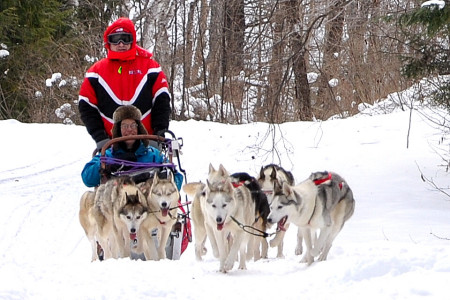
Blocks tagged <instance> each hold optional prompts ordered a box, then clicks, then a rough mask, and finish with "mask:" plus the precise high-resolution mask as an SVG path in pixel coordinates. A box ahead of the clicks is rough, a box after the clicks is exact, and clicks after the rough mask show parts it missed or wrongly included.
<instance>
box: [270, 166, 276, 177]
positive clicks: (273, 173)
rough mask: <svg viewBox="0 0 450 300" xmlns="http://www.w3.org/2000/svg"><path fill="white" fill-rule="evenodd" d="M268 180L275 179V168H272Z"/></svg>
mask: <svg viewBox="0 0 450 300" xmlns="http://www.w3.org/2000/svg"><path fill="white" fill-rule="evenodd" d="M270 179H272V180H275V179H277V169H276V168H275V167H273V168H272V173H270Z"/></svg>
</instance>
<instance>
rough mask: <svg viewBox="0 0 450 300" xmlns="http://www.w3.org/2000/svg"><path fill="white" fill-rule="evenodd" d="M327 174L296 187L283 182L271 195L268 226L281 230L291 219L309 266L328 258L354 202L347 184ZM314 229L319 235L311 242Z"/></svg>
mask: <svg viewBox="0 0 450 300" xmlns="http://www.w3.org/2000/svg"><path fill="white" fill-rule="evenodd" d="M330 174H331V177H330V178H329V179H328V177H329V175H328V173H326V175H325V173H313V174H312V175H311V176H310V177H309V178H308V179H306V180H305V181H303V182H301V183H300V184H298V185H296V186H291V185H289V184H287V183H284V184H283V187H282V189H281V192H280V193H277V194H276V195H275V196H274V198H273V201H272V203H271V204H270V210H271V211H270V214H269V217H268V222H269V223H278V224H279V226H280V227H283V226H284V224H285V223H286V221H288V220H290V221H291V222H292V223H294V224H295V225H297V226H298V227H299V228H300V229H301V230H302V233H303V237H304V239H305V244H306V253H305V254H304V256H303V258H302V262H306V263H308V265H310V264H312V263H313V261H314V257H316V256H319V258H318V260H319V261H323V260H326V259H327V256H328V252H329V251H330V248H331V246H332V243H333V241H334V239H335V238H336V236H337V235H338V233H339V232H340V231H341V229H342V227H343V226H344V224H345V222H346V221H347V220H348V219H349V218H350V217H351V216H352V215H353V212H354V209H355V200H354V198H353V193H352V190H351V189H350V187H349V186H348V184H347V183H346V182H345V181H344V180H343V179H342V177H340V176H339V175H337V174H336V173H330ZM333 177H334V179H333ZM311 178H314V180H315V181H314V180H313V179H311ZM325 178H327V179H326V180H325V181H322V180H323V179H325ZM334 184H336V186H337V189H336V188H335V187H334V186H333V185H334ZM329 197H331V198H329ZM327 203H328V204H327ZM316 230H319V231H320V234H319V237H318V239H317V240H313V239H312V234H313V233H314V232H315V231H316Z"/></svg>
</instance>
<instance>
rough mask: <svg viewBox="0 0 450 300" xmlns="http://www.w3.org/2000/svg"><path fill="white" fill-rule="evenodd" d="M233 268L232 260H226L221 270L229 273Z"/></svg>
mask: <svg viewBox="0 0 450 300" xmlns="http://www.w3.org/2000/svg"><path fill="white" fill-rule="evenodd" d="M233 266H234V259H227V260H226V261H225V264H224V265H223V268H224V269H225V271H230V270H232V269H233Z"/></svg>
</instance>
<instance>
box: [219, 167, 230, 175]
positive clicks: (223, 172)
mask: <svg viewBox="0 0 450 300" xmlns="http://www.w3.org/2000/svg"><path fill="white" fill-rule="evenodd" d="M219 174H220V175H221V176H223V177H229V176H230V175H229V174H228V171H227V170H226V169H225V167H224V166H223V165H222V164H220V166H219Z"/></svg>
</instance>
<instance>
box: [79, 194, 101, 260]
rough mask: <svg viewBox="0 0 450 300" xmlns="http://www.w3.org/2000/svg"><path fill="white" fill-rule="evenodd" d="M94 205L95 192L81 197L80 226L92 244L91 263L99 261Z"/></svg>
mask: <svg viewBox="0 0 450 300" xmlns="http://www.w3.org/2000/svg"><path fill="white" fill-rule="evenodd" d="M94 203H95V193H94V192H93V191H86V192H84V194H83V195H82V196H81V200H80V212H79V214H78V216H79V219H80V224H81V226H82V227H83V229H84V233H85V234H86V237H87V238H88V240H89V242H90V243H91V247H92V258H91V261H94V260H96V259H97V254H98V253H97V245H98V244H97V240H96V234H97V224H96V221H95V216H94Z"/></svg>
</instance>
